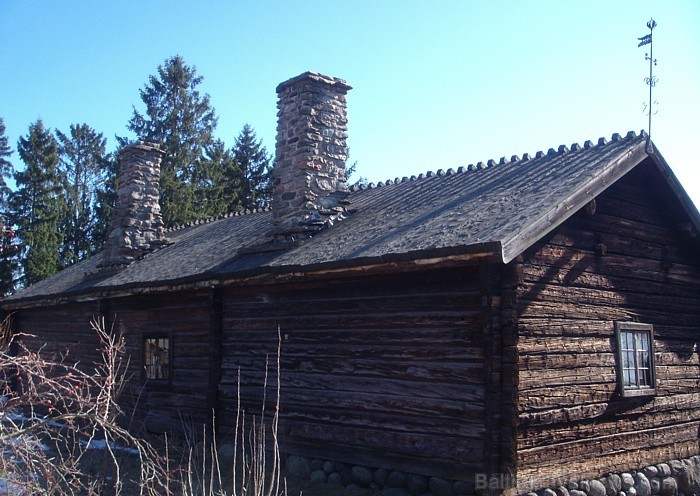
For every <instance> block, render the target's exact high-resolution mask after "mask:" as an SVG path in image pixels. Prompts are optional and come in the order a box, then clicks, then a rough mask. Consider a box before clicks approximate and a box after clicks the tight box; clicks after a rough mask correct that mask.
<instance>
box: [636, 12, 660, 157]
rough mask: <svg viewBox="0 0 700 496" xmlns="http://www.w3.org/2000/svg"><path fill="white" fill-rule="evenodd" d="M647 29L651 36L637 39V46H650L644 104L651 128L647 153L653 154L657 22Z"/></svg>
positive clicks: (647, 56) (650, 21)
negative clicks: (652, 135)
mask: <svg viewBox="0 0 700 496" xmlns="http://www.w3.org/2000/svg"><path fill="white" fill-rule="evenodd" d="M647 27H648V28H649V34H647V35H645V36H642V37H641V38H637V39H638V40H639V45H637V46H638V47H640V46H644V45H649V53H645V54H644V60H648V61H649V77H645V78H644V82H645V83H646V84H648V85H649V103H645V104H644V110H645V112H646V113H647V115H648V116H649V128H648V129H647V152H649V153H653V148H652V146H651V116H652V115H654V114H655V113H656V109H655V108H654V107H656V104H657V103H658V102H656V101H655V100H653V99H652V89H653V88H654V86H656V83H657V81H658V79H657V77H656V76H654V66H655V65H656V59H655V58H654V43H653V41H652V38H651V34H652V32H653V31H654V28H655V27H656V21H655V20H654V19H649V22H647Z"/></svg>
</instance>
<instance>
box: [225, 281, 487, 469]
mask: <svg viewBox="0 0 700 496" xmlns="http://www.w3.org/2000/svg"><path fill="white" fill-rule="evenodd" d="M223 302H224V303H223V329H224V336H223V357H222V365H223V369H222V382H221V386H220V398H221V411H220V413H219V418H220V424H219V427H220V431H221V433H222V434H223V435H225V434H230V433H231V430H232V428H233V424H234V422H233V421H234V419H235V415H236V401H237V398H236V396H237V377H238V370H239V369H240V375H241V399H242V402H243V405H244V407H245V409H246V411H248V412H251V411H259V409H260V405H261V404H262V397H261V396H262V392H261V391H262V387H261V385H262V384H263V380H264V378H263V376H264V372H265V357H266V356H269V357H270V362H269V363H270V367H269V374H268V384H269V387H268V399H270V397H272V396H274V387H275V377H276V367H275V357H276V349H277V343H278V341H277V329H278V327H279V329H280V333H281V336H282V340H281V362H280V375H281V414H282V424H281V427H282V433H283V434H282V438H281V442H282V446H283V448H284V450H285V452H286V453H290V454H299V455H303V456H308V457H312V458H325V459H331V460H337V461H342V462H347V463H354V464H364V465H369V466H374V467H385V468H392V469H399V470H405V471H408V472H414V473H422V474H427V475H439V476H442V477H447V478H453V479H458V478H464V477H465V476H467V474H468V473H472V476H473V472H474V471H483V470H484V468H483V456H484V455H483V453H484V449H485V416H486V411H485V408H484V396H485V389H484V374H485V372H484V335H485V332H484V326H483V324H484V321H483V308H482V293H481V289H480V277H479V269H478V267H471V268H470V267H467V268H464V267H461V268H454V269H449V270H431V271H423V272H415V273H406V274H394V275H375V276H372V275H365V276H363V277H361V278H357V277H355V278H352V279H349V278H345V279H340V278H339V279H335V280H324V281H317V282H306V283H304V284H301V283H299V284H285V285H277V286H258V287H255V288H251V287H228V288H226V289H225V291H224V297H223ZM273 411H274V409H273V407H271V406H268V413H269V414H270V415H271V413H272V412H273Z"/></svg>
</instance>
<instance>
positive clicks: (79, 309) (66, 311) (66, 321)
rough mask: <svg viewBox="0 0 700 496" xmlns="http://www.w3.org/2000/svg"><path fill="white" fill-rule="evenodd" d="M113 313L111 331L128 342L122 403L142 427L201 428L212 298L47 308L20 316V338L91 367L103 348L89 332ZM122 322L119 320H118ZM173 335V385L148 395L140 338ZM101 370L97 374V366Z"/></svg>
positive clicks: (207, 413)
mask: <svg viewBox="0 0 700 496" xmlns="http://www.w3.org/2000/svg"><path fill="white" fill-rule="evenodd" d="M105 311H106V312H107V313H108V314H109V316H108V318H107V326H108V327H110V326H112V324H113V323H114V327H113V329H114V330H115V331H117V332H121V333H122V334H123V336H124V337H125V339H126V346H127V353H128V355H129V368H128V370H127V371H126V376H125V377H126V378H127V384H126V387H125V389H124V392H123V393H122V397H121V398H120V402H121V403H122V405H123V406H124V407H125V410H126V412H127V413H129V414H131V413H132V412H135V414H134V420H135V421H137V422H138V421H154V422H155V424H153V425H156V424H157V425H158V427H159V428H172V427H174V428H178V427H187V423H189V422H195V423H197V425H200V424H201V422H206V421H208V420H209V419H210V418H211V408H209V407H208V403H207V390H208V385H209V373H210V371H209V360H208V357H209V339H210V329H211V315H210V314H211V298H210V292H209V291H200V292H197V293H194V292H190V293H179V294H169V295H149V296H148V297H147V298H143V297H129V298H119V299H114V300H111V301H108V302H104V301H103V302H101V303H100V302H98V301H92V302H85V303H74V304H66V305H61V306H56V307H41V308H33V309H31V310H21V311H18V312H16V313H15V315H14V322H13V328H14V330H15V332H18V333H23V334H27V335H26V336H23V337H22V341H23V343H24V344H25V345H26V346H27V347H29V348H30V349H32V350H39V349H42V355H44V356H45V357H46V358H50V359H61V358H63V359H65V360H67V361H69V362H80V363H81V365H82V366H85V367H90V366H92V364H94V363H95V362H96V361H98V360H99V357H100V356H99V352H98V347H99V341H98V338H97V334H96V333H95V331H94V330H93V329H92V327H91V326H90V322H91V320H92V319H93V318H95V317H98V316H99V315H100V313H101V312H105ZM114 319H116V321H115V320H114ZM148 331H170V332H172V336H173V370H174V373H173V381H172V386H171V387H168V388H165V389H160V390H152V389H150V388H148V387H146V388H144V387H143V384H142V378H141V367H142V365H141V358H142V355H141V333H143V332H148ZM93 368H94V367H93Z"/></svg>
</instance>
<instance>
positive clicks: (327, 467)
mask: <svg viewBox="0 0 700 496" xmlns="http://www.w3.org/2000/svg"><path fill="white" fill-rule="evenodd" d="M323 471H324V472H325V473H327V474H330V473H333V472H334V471H335V465H334V464H333V462H324V463H323Z"/></svg>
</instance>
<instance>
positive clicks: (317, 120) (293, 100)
mask: <svg viewBox="0 0 700 496" xmlns="http://www.w3.org/2000/svg"><path fill="white" fill-rule="evenodd" d="M350 89H352V88H351V86H349V85H348V84H347V83H346V82H345V81H343V80H342V79H338V78H333V77H329V76H324V75H322V74H316V73H314V72H305V73H304V74H301V75H299V76H297V77H295V78H292V79H290V80H288V81H285V82H284V83H281V84H280V85H279V86H277V96H278V98H279V100H278V103H277V109H278V112H277V117H278V121H277V145H276V163H275V169H274V171H273V180H274V194H273V200H272V212H273V235H274V238H275V241H276V242H288V241H296V240H303V239H304V238H308V237H310V236H312V235H313V233H315V232H317V231H318V230H320V229H322V228H323V227H324V226H328V225H332V224H333V223H334V222H336V221H338V220H341V219H342V218H343V217H345V216H346V215H347V212H346V210H345V208H344V207H343V204H344V201H343V200H344V198H345V196H347V186H346V178H345V161H346V160H347V157H348V147H347V144H346V139H347V123H348V118H347V112H346V106H347V105H346V99H345V95H346V94H347V92H348V91H349V90H350Z"/></svg>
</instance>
